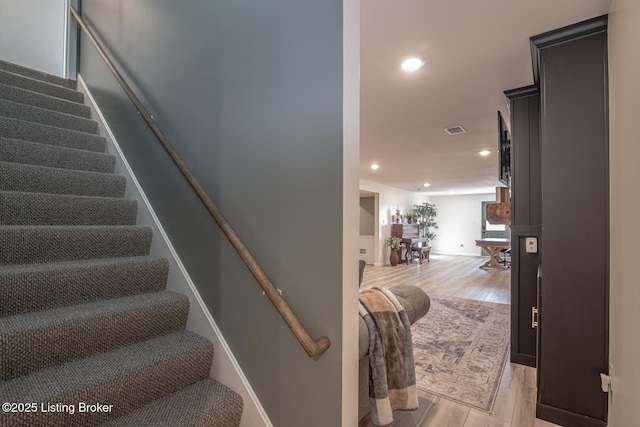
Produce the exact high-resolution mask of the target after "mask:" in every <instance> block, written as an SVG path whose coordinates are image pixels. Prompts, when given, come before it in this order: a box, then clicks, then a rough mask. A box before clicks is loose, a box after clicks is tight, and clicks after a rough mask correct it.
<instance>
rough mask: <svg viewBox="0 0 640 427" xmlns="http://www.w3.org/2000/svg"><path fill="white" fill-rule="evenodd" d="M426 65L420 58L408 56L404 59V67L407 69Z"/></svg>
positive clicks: (410, 69) (412, 69)
mask: <svg viewBox="0 0 640 427" xmlns="http://www.w3.org/2000/svg"><path fill="white" fill-rule="evenodd" d="M423 65H424V61H423V60H422V59H420V58H408V59H405V60H404V61H402V65H401V67H402V69H403V70H405V71H415V70H417V69H418V68H420V67H422V66H423Z"/></svg>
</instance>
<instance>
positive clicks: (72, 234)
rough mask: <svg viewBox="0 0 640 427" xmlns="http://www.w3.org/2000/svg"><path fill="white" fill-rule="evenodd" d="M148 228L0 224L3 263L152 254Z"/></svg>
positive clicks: (0, 256)
mask: <svg viewBox="0 0 640 427" xmlns="http://www.w3.org/2000/svg"><path fill="white" fill-rule="evenodd" d="M150 246H151V229H150V228H147V227H18V226H0V247H2V249H3V250H2V251H1V252H0V265H15V264H33V263H43V262H56V261H71V260H83V259H92V258H114V257H131V256H146V255H149V248H150Z"/></svg>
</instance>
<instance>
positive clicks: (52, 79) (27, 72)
mask: <svg viewBox="0 0 640 427" xmlns="http://www.w3.org/2000/svg"><path fill="white" fill-rule="evenodd" d="M0 70H4V71H8V72H10V73H13V74H20V75H21V76H25V77H31V78H32V79H36V80H40V81H43V82H47V83H51V84H54V85H58V86H63V87H66V88H67V89H75V88H76V82H75V81H73V80H67V79H63V78H62V77H57V76H52V75H50V74H46V73H43V72H41V71H36V70H32V69H31V68H25V67H23V66H20V65H17V64H12V63H11V62H5V61H0Z"/></svg>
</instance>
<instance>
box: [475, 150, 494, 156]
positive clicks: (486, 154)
mask: <svg viewBox="0 0 640 427" xmlns="http://www.w3.org/2000/svg"><path fill="white" fill-rule="evenodd" d="M478 154H480V155H481V156H488V155H489V154H491V151H487V150H483V151H481V152H480V153H478Z"/></svg>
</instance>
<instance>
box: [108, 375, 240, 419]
mask: <svg viewBox="0 0 640 427" xmlns="http://www.w3.org/2000/svg"><path fill="white" fill-rule="evenodd" d="M242 408H243V402H242V397H241V396H240V395H239V394H238V393H236V392H234V391H233V390H231V389H230V388H229V387H227V386H225V385H223V384H221V383H219V382H218V381H216V380H215V379H213V378H207V379H205V380H202V381H198V382H197V383H195V384H193V385H190V386H189V387H186V388H184V389H182V390H180V391H176V392H175V393H173V394H170V395H169V396H167V397H163V398H162V399H158V400H156V401H154V402H152V403H150V404H148V405H146V406H143V407H142V408H140V409H136V410H135V411H133V412H131V413H130V414H128V415H125V416H124V417H120V418H116V419H115V420H113V421H109V422H107V423H105V424H103V425H102V427H139V426H148V427H177V426H190V427H237V426H239V425H240V419H241V417H242Z"/></svg>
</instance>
